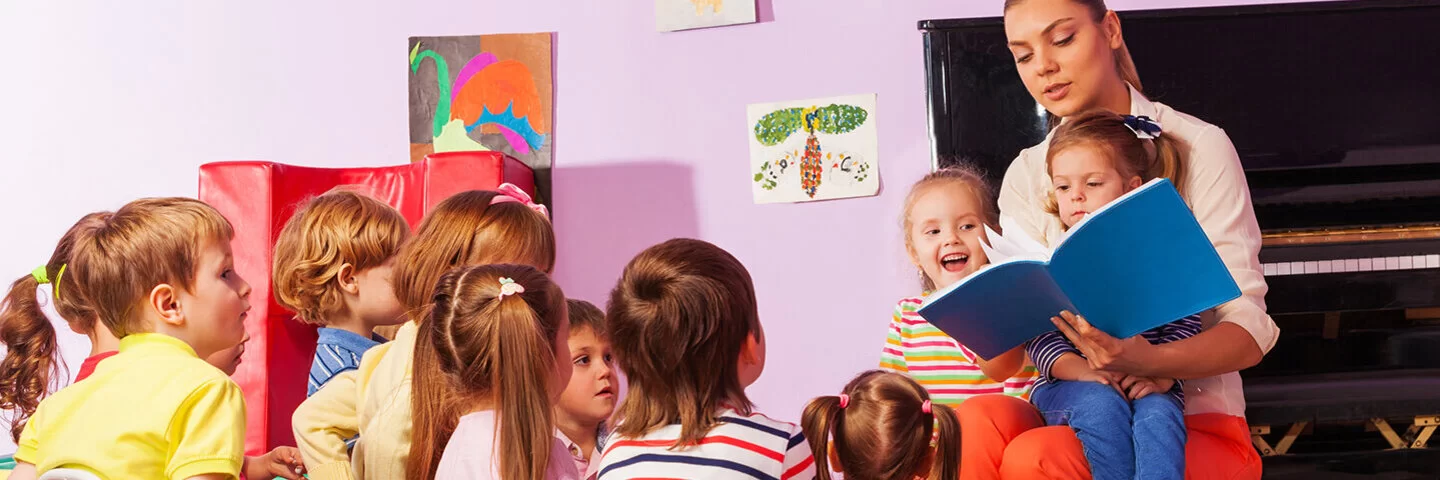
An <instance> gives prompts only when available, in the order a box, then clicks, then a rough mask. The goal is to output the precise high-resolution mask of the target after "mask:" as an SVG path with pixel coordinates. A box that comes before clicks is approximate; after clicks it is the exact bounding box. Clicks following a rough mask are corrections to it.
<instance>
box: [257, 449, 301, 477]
mask: <svg viewBox="0 0 1440 480" xmlns="http://www.w3.org/2000/svg"><path fill="white" fill-rule="evenodd" d="M243 474H244V477H245V478H246V479H247V480H271V479H273V478H275V477H281V478H285V479H287V480H301V479H303V478H304V477H302V475H304V474H305V462H304V461H302V460H301V459H300V450H297V449H295V447H275V449H274V450H271V451H270V453H267V454H264V455H261V456H258V457H245V471H244V472H243Z"/></svg>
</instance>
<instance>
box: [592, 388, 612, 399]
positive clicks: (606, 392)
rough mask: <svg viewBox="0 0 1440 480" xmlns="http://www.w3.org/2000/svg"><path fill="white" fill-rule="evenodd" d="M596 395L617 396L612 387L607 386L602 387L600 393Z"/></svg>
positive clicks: (604, 396) (603, 396)
mask: <svg viewBox="0 0 1440 480" xmlns="http://www.w3.org/2000/svg"><path fill="white" fill-rule="evenodd" d="M595 396H597V397H600V398H615V392H614V391H612V390H611V389H610V387H605V388H602V389H600V393H596V394H595Z"/></svg>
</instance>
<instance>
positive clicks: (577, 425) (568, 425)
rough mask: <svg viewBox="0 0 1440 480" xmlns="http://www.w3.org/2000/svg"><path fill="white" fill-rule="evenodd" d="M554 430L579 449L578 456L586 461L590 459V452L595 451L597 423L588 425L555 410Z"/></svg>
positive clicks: (598, 425)
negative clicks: (558, 431)
mask: <svg viewBox="0 0 1440 480" xmlns="http://www.w3.org/2000/svg"><path fill="white" fill-rule="evenodd" d="M555 428H556V429H558V430H560V433H563V434H565V438H568V439H570V441H571V442H573V443H574V444H575V446H576V447H578V448H579V449H580V455H581V456H583V457H585V459H586V460H589V459H590V452H594V451H595V433H596V432H597V431H599V429H600V424H599V423H590V422H586V421H582V420H579V419H576V418H574V417H571V416H570V415H566V414H565V413H564V412H562V411H560V409H558V408H557V409H555Z"/></svg>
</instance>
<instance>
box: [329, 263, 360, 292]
mask: <svg viewBox="0 0 1440 480" xmlns="http://www.w3.org/2000/svg"><path fill="white" fill-rule="evenodd" d="M335 283H337V284H339V285H340V291H341V292H345V294H346V295H355V294H357V293H360V283H359V282H356V281H355V266H354V265H351V264H348V263H346V264H341V265H340V271H339V272H337V273H336V274H335Z"/></svg>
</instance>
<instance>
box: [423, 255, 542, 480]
mask: <svg viewBox="0 0 1440 480" xmlns="http://www.w3.org/2000/svg"><path fill="white" fill-rule="evenodd" d="M434 291H435V293H434V296H433V297H432V298H433V300H432V302H431V304H430V305H429V307H428V308H429V313H428V314H427V315H425V316H424V318H425V321H423V322H420V323H419V330H418V332H417V336H416V343H415V374H414V380H413V381H412V384H411V388H412V400H411V414H412V417H413V420H414V429H413V430H412V434H411V443H410V455H409V458H407V459H406V462H405V464H406V469H405V470H406V477H407V478H409V479H411V480H422V479H423V480H428V479H430V478H434V476H435V471H436V469H437V468H439V466H440V459H441V457H442V456H443V454H444V450H445V446H446V444H447V443H449V442H450V438H451V437H452V436H453V435H454V433H455V428H456V426H457V424H458V423H459V419H460V417H461V416H463V415H465V414H467V413H469V412H472V411H475V410H476V407H477V406H480V405H486V404H488V405H490V407H489V408H491V409H493V410H494V411H495V418H496V425H497V428H496V435H497V438H496V439H495V445H496V449H495V452H494V457H493V458H494V459H495V460H496V461H497V462H498V465H496V466H495V467H496V470H497V471H499V472H500V478H501V479H504V480H519V479H530V478H544V477H545V473H546V472H545V471H546V468H547V467H548V466H549V463H550V449H551V445H552V444H553V443H554V434H555V433H554V432H555V427H554V424H555V423H554V417H553V415H554V413H553V409H552V408H551V407H552V405H551V401H550V393H551V392H550V391H549V390H550V385H551V384H552V376H553V375H554V374H555V371H556V368H557V365H556V359H555V357H556V355H557V352H556V351H555V342H556V337H557V336H558V335H559V329H560V328H561V325H562V323H564V322H566V319H565V318H564V317H563V315H562V314H563V312H564V311H565V310H564V309H565V294H564V293H563V292H561V291H560V288H559V287H558V286H556V285H555V284H554V283H552V282H551V281H550V280H549V278H548V277H546V276H545V274H543V273H541V272H540V271H538V270H536V269H535V268H533V267H529V266H521V265H481V266H469V267H458V268H455V269H452V270H450V271H449V272H446V273H445V274H444V275H443V276H441V277H440V280H439V282H438V283H437V284H436V285H435V290H434ZM502 359H503V360H502Z"/></svg>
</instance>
